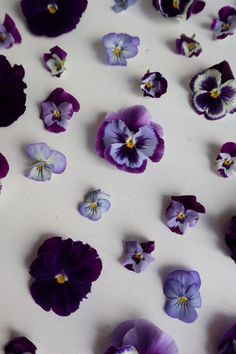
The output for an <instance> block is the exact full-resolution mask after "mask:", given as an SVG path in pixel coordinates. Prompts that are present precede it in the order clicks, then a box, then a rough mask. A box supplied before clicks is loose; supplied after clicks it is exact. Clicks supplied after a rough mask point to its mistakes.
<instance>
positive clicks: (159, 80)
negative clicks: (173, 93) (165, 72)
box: [140, 70, 168, 98]
mask: <svg viewBox="0 0 236 354" xmlns="http://www.w3.org/2000/svg"><path fill="white" fill-rule="evenodd" d="M140 87H141V90H142V91H143V95H144V96H149V97H152V98H159V97H161V96H162V95H164V93H166V91H167V87H168V83H167V81H166V79H165V78H164V77H163V76H162V74H161V73H159V72H157V71H156V72H150V71H149V70H148V71H147V72H146V74H145V75H144V76H143V77H142V83H141V86H140Z"/></svg>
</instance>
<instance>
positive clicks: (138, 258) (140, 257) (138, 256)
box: [134, 252, 143, 262]
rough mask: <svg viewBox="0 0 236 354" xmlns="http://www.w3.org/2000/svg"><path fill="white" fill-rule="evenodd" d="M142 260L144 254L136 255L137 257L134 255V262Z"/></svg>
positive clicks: (138, 253)
mask: <svg viewBox="0 0 236 354" xmlns="http://www.w3.org/2000/svg"><path fill="white" fill-rule="evenodd" d="M142 259H143V255H142V253H140V252H137V253H135V255H134V260H135V261H136V262H141V260H142Z"/></svg>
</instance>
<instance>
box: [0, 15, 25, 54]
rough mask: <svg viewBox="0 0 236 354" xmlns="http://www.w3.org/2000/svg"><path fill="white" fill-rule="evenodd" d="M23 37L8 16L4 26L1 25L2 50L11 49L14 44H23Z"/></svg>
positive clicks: (0, 43)
mask: <svg viewBox="0 0 236 354" xmlns="http://www.w3.org/2000/svg"><path fill="white" fill-rule="evenodd" d="M21 41H22V39H21V35H20V33H19V31H18V29H17V27H16V24H15V22H14V21H13V19H12V18H11V17H10V16H9V15H8V14H6V15H5V19H4V22H3V24H2V25H0V49H1V48H5V49H8V48H11V47H12V46H13V44H14V43H21Z"/></svg>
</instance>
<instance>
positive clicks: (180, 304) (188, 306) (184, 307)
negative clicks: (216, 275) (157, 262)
mask: <svg viewBox="0 0 236 354" xmlns="http://www.w3.org/2000/svg"><path fill="white" fill-rule="evenodd" d="M200 286H201V279H200V276H199V274H198V272H196V271H193V270H192V271H186V270H176V271H174V272H172V273H170V274H169V275H168V277H167V279H166V281H165V285H164V289H163V291H164V294H165V296H166V297H167V300H166V304H165V312H166V313H167V315H169V316H170V317H173V318H178V319H179V320H180V321H183V322H185V323H191V322H194V321H195V320H196V319H197V317H198V315H197V311H196V310H195V308H199V307H201V305H202V301H201V296H200V292H199V288H200Z"/></svg>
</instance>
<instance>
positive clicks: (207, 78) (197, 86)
mask: <svg viewBox="0 0 236 354" xmlns="http://www.w3.org/2000/svg"><path fill="white" fill-rule="evenodd" d="M220 82H221V73H220V72H219V71H218V70H216V69H208V70H206V71H204V72H203V73H201V74H199V75H197V77H196V78H195V80H194V82H193V83H192V84H193V91H194V92H196V93H197V92H199V91H212V90H214V89H216V88H218V87H219V85H220Z"/></svg>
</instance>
